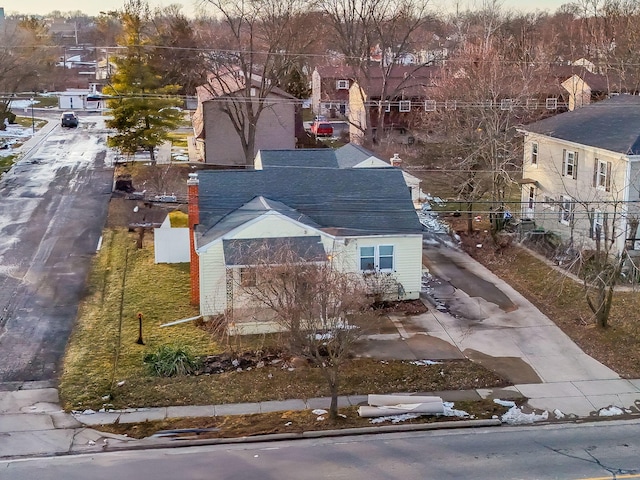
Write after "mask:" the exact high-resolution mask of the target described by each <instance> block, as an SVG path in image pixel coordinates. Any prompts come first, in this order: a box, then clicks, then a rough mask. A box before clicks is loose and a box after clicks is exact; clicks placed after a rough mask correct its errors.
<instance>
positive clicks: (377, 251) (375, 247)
mask: <svg viewBox="0 0 640 480" xmlns="http://www.w3.org/2000/svg"><path fill="white" fill-rule="evenodd" d="M380 247H391V248H392V249H393V250H392V254H391V255H383V256H382V257H383V258H387V257H389V256H390V257H391V268H380ZM363 248H373V263H374V266H373V269H369V270H363V269H362V258H363V255H362V249H363ZM365 256H366V257H368V256H369V255H365ZM395 266H396V247H395V245H391V244H385V245H362V246H360V247H359V248H358V268H359V269H360V271H361V272H395Z"/></svg>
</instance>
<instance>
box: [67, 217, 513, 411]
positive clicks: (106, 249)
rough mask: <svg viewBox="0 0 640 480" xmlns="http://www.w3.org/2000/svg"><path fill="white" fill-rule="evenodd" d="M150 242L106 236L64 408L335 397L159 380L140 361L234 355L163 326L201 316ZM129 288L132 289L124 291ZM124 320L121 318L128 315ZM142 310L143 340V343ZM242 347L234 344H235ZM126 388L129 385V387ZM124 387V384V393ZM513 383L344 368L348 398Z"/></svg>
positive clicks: (308, 380) (240, 383) (248, 375)
mask: <svg viewBox="0 0 640 480" xmlns="http://www.w3.org/2000/svg"><path fill="white" fill-rule="evenodd" d="M151 237H152V236H151V235H146V236H145V245H144V248H143V249H136V246H135V243H136V239H137V234H135V233H130V232H128V231H127V230H126V229H124V228H122V229H109V230H105V232H104V237H103V244H102V248H101V250H100V252H99V253H98V255H97V256H96V257H95V259H94V263H93V269H92V272H91V275H90V279H89V286H88V292H87V295H86V298H85V299H84V301H83V303H82V304H81V306H80V308H79V313H78V320H77V325H76V328H75V330H74V333H73V334H72V336H71V339H70V341H69V344H68V346H67V352H66V356H65V363H64V369H63V374H62V378H61V382H60V397H61V400H62V402H63V406H64V408H65V409H66V410H84V409H88V408H92V409H99V408H102V407H106V408H124V407H155V406H171V405H207V404H220V403H239V402H259V401H266V400H285V399H291V398H302V399H307V398H314V397H323V396H328V389H327V387H326V381H325V380H324V379H323V378H322V375H321V372H320V371H319V370H317V369H314V368H311V367H303V368H296V369H293V370H290V369H288V368H282V365H280V364H279V365H269V366H265V367H264V368H259V369H253V370H251V371H243V372H230V373H223V374H212V375H198V376H196V375H193V376H177V377H171V378H160V377H154V376H151V375H150V374H149V373H148V371H147V370H146V369H145V366H144V365H143V362H142V359H143V357H144V355H145V354H146V353H150V352H152V351H154V350H155V348H157V347H158V346H160V345H163V344H181V345H186V346H188V347H189V348H190V349H191V351H192V352H193V353H194V354H197V355H209V354H215V353H221V352H222V351H224V350H225V349H226V347H227V345H226V344H222V343H221V342H219V341H218V340H217V339H216V337H213V336H211V335H210V334H209V333H208V332H206V331H205V330H204V329H202V328H199V327H198V325H196V324H195V323H194V322H187V323H183V324H180V325H176V326H171V327H166V328H161V327H160V325H161V324H163V323H166V322H170V321H173V320H176V319H181V318H188V317H192V316H195V315H197V313H198V312H197V308H196V307H194V306H191V305H190V304H189V271H188V265H187V264H177V265H176V264H174V265H168V264H154V258H153V248H152V238H151ZM123 287H124V288H123ZM120 312H122V315H120ZM138 312H140V313H142V314H143V322H144V323H143V339H144V341H145V343H146V345H144V346H142V345H138V344H136V340H137V338H138V319H137V314H138ZM238 341H239V342H241V343H236V342H238ZM270 341H271V339H270V338H269V337H253V338H248V339H238V338H236V339H234V340H233V347H234V349H235V350H236V351H238V352H242V351H243V349H247V350H248V349H249V348H250V347H253V348H256V346H260V345H265V344H268V343H269V342H270ZM122 382H124V383H122ZM119 385H120V386H119ZM505 385H507V382H506V381H505V380H504V379H502V378H500V377H499V376H498V375H496V374H494V373H492V372H490V371H488V370H486V369H485V368H483V367H481V366H479V365H476V364H473V363H471V362H468V361H451V362H444V363H442V364H436V365H429V366H418V365H413V364H411V363H409V362H402V361H378V360H373V359H364V358H362V359H354V360H352V361H351V362H350V363H349V364H348V365H347V366H345V368H344V370H343V372H342V377H341V385H340V394H341V395H357V394H360V395H364V394H369V393H390V392H428V391H441V390H458V389H472V388H483V387H486V388H492V387H499V386H505Z"/></svg>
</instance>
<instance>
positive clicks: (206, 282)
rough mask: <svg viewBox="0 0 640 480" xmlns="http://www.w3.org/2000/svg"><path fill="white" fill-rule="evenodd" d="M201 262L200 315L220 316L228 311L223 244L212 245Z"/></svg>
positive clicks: (202, 255)
mask: <svg viewBox="0 0 640 480" xmlns="http://www.w3.org/2000/svg"><path fill="white" fill-rule="evenodd" d="M199 260H200V314H202V315H220V314H222V313H224V312H225V310H226V309H227V283H226V268H225V265H224V255H223V253H222V242H220V243H217V244H215V245H212V246H211V248H209V249H208V250H207V252H206V253H202V254H200V256H199Z"/></svg>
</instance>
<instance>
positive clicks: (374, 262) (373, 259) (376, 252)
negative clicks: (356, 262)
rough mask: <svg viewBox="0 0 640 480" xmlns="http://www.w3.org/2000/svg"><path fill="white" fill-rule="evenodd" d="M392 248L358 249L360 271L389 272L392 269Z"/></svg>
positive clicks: (381, 246)
mask: <svg viewBox="0 0 640 480" xmlns="http://www.w3.org/2000/svg"><path fill="white" fill-rule="evenodd" d="M393 254H394V246H393V245H378V246H377V247H360V270H361V271H363V272H368V271H373V270H377V271H381V272H391V271H393V268H394V261H393V259H394V255H393Z"/></svg>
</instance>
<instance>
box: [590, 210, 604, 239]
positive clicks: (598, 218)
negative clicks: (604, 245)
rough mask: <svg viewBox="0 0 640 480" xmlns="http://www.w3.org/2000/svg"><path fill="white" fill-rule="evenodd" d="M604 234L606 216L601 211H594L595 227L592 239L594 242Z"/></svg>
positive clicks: (593, 226) (593, 227)
mask: <svg viewBox="0 0 640 480" xmlns="http://www.w3.org/2000/svg"><path fill="white" fill-rule="evenodd" d="M603 232H604V215H603V214H602V212H601V211H600V210H594V211H593V225H592V231H591V238H593V239H594V240H596V239H600V238H602V233H603Z"/></svg>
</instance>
